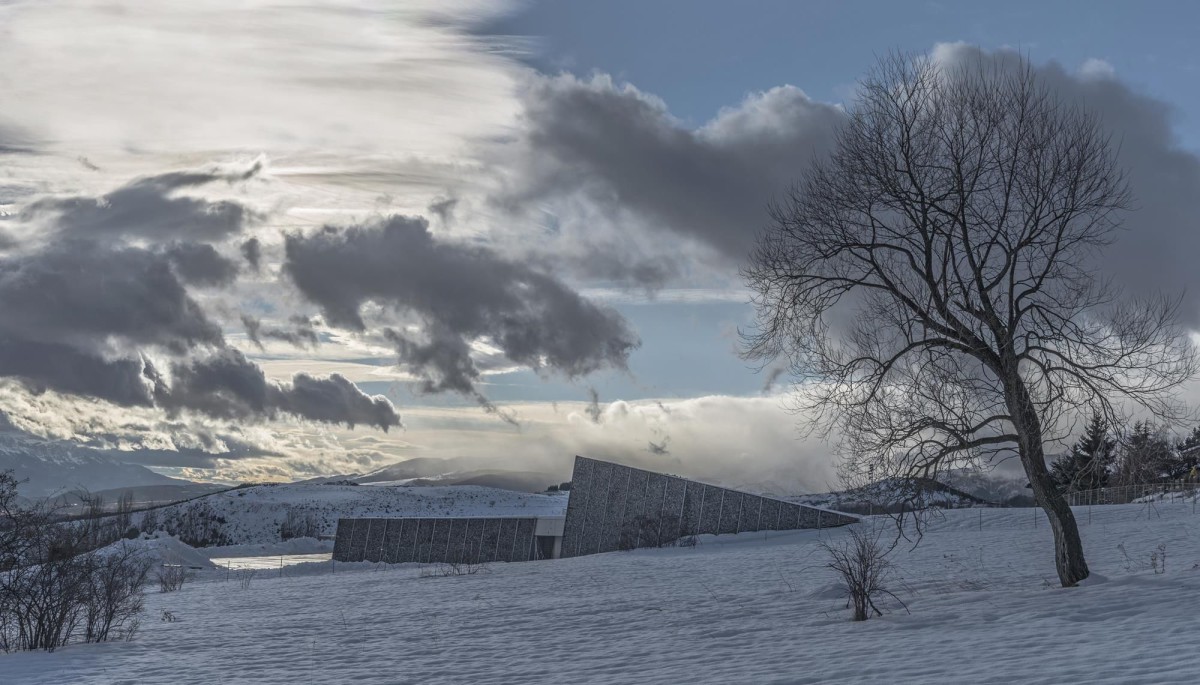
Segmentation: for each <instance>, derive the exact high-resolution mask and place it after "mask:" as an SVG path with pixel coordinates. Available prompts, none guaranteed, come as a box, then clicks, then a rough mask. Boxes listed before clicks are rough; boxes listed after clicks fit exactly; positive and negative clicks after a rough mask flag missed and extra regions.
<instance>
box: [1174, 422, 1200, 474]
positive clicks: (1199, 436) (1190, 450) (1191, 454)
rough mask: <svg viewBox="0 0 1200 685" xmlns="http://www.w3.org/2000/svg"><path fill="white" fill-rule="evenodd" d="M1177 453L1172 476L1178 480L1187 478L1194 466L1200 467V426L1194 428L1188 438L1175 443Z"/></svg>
mask: <svg viewBox="0 0 1200 685" xmlns="http://www.w3.org/2000/svg"><path fill="white" fill-rule="evenodd" d="M1175 455H1176V456H1175V469H1174V473H1173V474H1172V476H1173V477H1174V478H1175V479H1176V480H1178V479H1181V478H1187V477H1188V475H1189V474H1190V473H1191V472H1192V469H1193V468H1197V467H1200V426H1196V427H1195V428H1193V429H1192V432H1191V433H1189V434H1188V436H1187V437H1186V438H1184V439H1183V440H1180V441H1179V442H1177V443H1175Z"/></svg>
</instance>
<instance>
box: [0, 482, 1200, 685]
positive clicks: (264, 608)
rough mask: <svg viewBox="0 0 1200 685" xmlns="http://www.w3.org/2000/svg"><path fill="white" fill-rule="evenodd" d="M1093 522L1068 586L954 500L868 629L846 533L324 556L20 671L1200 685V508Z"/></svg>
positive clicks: (94, 677)
mask: <svg viewBox="0 0 1200 685" xmlns="http://www.w3.org/2000/svg"><path fill="white" fill-rule="evenodd" d="M1077 515H1078V516H1079V518H1080V521H1081V528H1082V532H1083V535H1084V539H1085V543H1086V545H1087V551H1088V554H1089V561H1090V563H1091V566H1092V569H1093V572H1094V574H1095V575H1094V576H1093V579H1091V580H1090V581H1089V582H1088V583H1087V584H1086V585H1085V586H1084V587H1080V588H1074V589H1069V590H1064V589H1061V588H1058V587H1055V585H1056V584H1057V583H1056V581H1055V575H1054V569H1053V563H1052V559H1051V549H1050V532H1049V530H1048V527H1047V526H1046V523H1045V520H1044V519H1043V520H1040V521H1038V520H1037V516H1036V515H1035V512H1034V511H1033V510H1029V509H970V510H956V511H949V512H946V513H945V516H944V518H943V519H941V520H940V521H935V522H934V523H932V524H931V525H930V527H929V528H928V530H927V532H926V535H925V538H924V540H923V541H922V542H921V544H920V545H919V546H918V547H916V548H915V549H911V550H910V549H909V548H908V547H907V546H905V547H902V548H900V549H898V550H897V551H896V553H895V562H896V564H897V569H898V572H899V574H900V577H899V578H897V579H896V580H895V582H894V583H893V588H894V589H895V591H896V593H897V594H898V595H899V596H900V597H901V598H902V599H903V600H904V601H905V602H907V604H908V606H909V608H910V610H911V611H912V613H911V614H907V613H905V611H904V610H903V609H901V608H899V607H898V606H896V605H894V604H893V605H890V606H889V608H888V614H887V615H886V616H884V617H883V618H877V619H872V620H871V621H868V622H867V623H852V622H850V621H849V620H848V612H847V611H846V609H845V608H844V602H843V601H842V600H841V599H839V598H838V591H837V588H836V586H835V585H834V579H833V577H832V576H831V575H830V572H828V571H827V570H825V569H824V568H822V564H823V562H824V556H823V554H822V552H821V549H820V547H819V543H820V541H821V540H822V539H829V538H830V537H832V538H834V539H836V538H838V537H840V536H844V535H845V531H844V529H835V530H826V531H801V532H788V533H766V534H764V533H747V534H743V535H738V536H721V537H705V538H702V540H701V544H700V545H699V546H697V547H695V548H679V549H662V550H638V551H634V552H615V553H611V554H602V555H596V556H590V557H581V558H575V559H565V560H557V561H547V562H529V563H521V564H494V565H492V566H491V567H489V568H488V569H486V570H485V571H483V572H480V573H478V574H475V575H462V576H449V577H441V576H435V577H422V573H421V569H420V567H418V566H416V565H402V566H393V567H386V566H372V565H369V564H346V565H343V564H339V565H337V572H336V573H332V574H331V573H330V571H331V570H332V569H331V568H330V567H331V565H330V564H328V563H324V564H312V565H302V566H296V567H291V569H289V573H288V575H286V576H285V577H282V578H281V577H278V574H274V575H271V574H263V575H262V577H256V578H255V579H254V580H253V582H252V584H251V585H250V587H249V588H248V589H243V588H242V587H241V586H240V583H238V582H236V581H225V580H221V579H218V576H220V575H221V574H218V573H211V572H210V573H208V574H205V575H207V576H208V578H209V580H206V581H197V582H193V583H190V584H188V585H186V586H185V587H184V589H183V590H182V591H180V592H177V593H171V594H158V593H152V594H150V595H148V596H147V609H148V613H147V615H146V622H145V624H144V626H143V630H142V632H141V633H140V634H139V635H138V637H137V639H136V640H135V641H133V642H130V643H112V644H100V645H78V646H71V647H68V648H66V649H63V650H61V651H59V652H56V653H54V654H44V653H30V654H12V655H7V656H0V681H3V682H4V683H21V684H24V683H46V684H55V685H58V684H61V683H104V684H112V683H130V684H132V683H172V684H181V683H206V684H211V683H289V684H291V685H298V684H301V683H539V682H546V683H631V682H637V683H678V682H689V683H884V682H890V683H931V682H936V683H1010V682H1020V683H1063V682H1089V683H1194V682H1198V681H1200V657H1198V656H1197V655H1196V645H1197V644H1200V619H1198V617H1197V614H1198V613H1200V603H1198V602H1197V597H1200V514H1197V513H1193V508H1192V505H1191V503H1190V502H1173V503H1162V504H1159V505H1157V507H1152V506H1147V505H1127V506H1114V507H1095V508H1094V509H1093V510H1092V512H1091V515H1090V518H1089V514H1088V512H1087V510H1086V509H1078V510H1077ZM1035 521H1037V527H1035ZM861 525H869V524H861ZM1160 545H1161V546H1162V547H1161V549H1160ZM1161 550H1165V551H1166V572H1165V573H1163V574H1158V573H1155V571H1154V570H1152V568H1151V555H1159V556H1157V557H1156V561H1155V562H1154V563H1155V564H1160V563H1161V561H1159V560H1160V559H1161ZM163 611H170V612H172V613H173V614H174V616H175V617H176V618H177V620H176V621H175V622H162V621H160V620H159V617H160V616H161V614H162V612H163Z"/></svg>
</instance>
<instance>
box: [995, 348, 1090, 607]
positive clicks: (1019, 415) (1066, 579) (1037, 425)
mask: <svg viewBox="0 0 1200 685" xmlns="http://www.w3.org/2000/svg"><path fill="white" fill-rule="evenodd" d="M1008 376H1009V378H1008V379H1007V381H1008V382H1006V383H1005V387H1006V392H1005V395H1006V399H1007V404H1008V410H1009V414H1010V415H1011V416H1012V421H1013V427H1014V428H1015V429H1016V431H1017V435H1018V436H1019V442H1018V447H1019V450H1020V455H1021V465H1022V466H1024V467H1025V475H1026V476H1028V477H1029V485H1030V487H1032V488H1033V498H1034V501H1036V502H1037V503H1038V506H1040V507H1041V508H1042V509H1043V510H1044V511H1045V512H1046V518H1047V519H1048V520H1049V521H1050V529H1051V530H1052V531H1054V563H1055V566H1056V567H1057V568H1058V580H1059V582H1061V583H1062V586H1063V587H1074V586H1075V585H1077V584H1078V583H1079V581H1081V580H1083V579H1084V578H1087V577H1088V575H1089V574H1090V571H1088V566H1087V561H1085V560H1084V558H1083V541H1082V540H1081V539H1080V538H1079V526H1078V525H1077V524H1076V523H1075V514H1073V513H1072V512H1071V507H1070V506H1068V505H1067V500H1066V498H1065V497H1063V495H1062V493H1060V492H1059V491H1058V488H1056V487H1054V481H1053V480H1051V478H1050V470H1049V469H1047V468H1046V454H1045V452H1044V451H1043V449H1042V420H1041V418H1040V417H1039V416H1038V414H1037V408H1036V407H1035V406H1034V404H1033V401H1032V400H1031V399H1030V397H1029V390H1028V388H1026V387H1025V381H1024V380H1023V379H1022V378H1021V377H1020V376H1019V375H1018V374H1017V373H1016V370H1015V369H1013V370H1012V371H1011V373H1010V374H1008Z"/></svg>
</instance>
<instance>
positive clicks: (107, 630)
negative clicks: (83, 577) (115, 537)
mask: <svg viewBox="0 0 1200 685" xmlns="http://www.w3.org/2000/svg"><path fill="white" fill-rule="evenodd" d="M150 566H151V564H150V560H149V559H147V558H146V557H145V556H144V555H142V554H141V553H139V552H138V551H137V550H135V549H133V548H131V547H127V546H125V545H122V546H121V547H120V548H119V549H118V550H115V551H112V552H110V553H108V554H104V555H98V558H97V559H96V562H95V564H94V568H93V569H92V573H91V584H90V587H89V588H88V591H89V592H88V597H87V604H86V607H87V608H86V612H85V622H84V626H85V631H84V641H86V642H105V641H107V640H108V639H109V637H110V636H111V637H119V638H122V639H124V640H130V639H132V638H133V634H134V633H135V632H137V628H138V626H139V625H140V620H139V616H140V615H141V613H142V610H143V598H144V597H143V594H142V588H143V587H145V585H146V577H147V576H148V575H149V574H150Z"/></svg>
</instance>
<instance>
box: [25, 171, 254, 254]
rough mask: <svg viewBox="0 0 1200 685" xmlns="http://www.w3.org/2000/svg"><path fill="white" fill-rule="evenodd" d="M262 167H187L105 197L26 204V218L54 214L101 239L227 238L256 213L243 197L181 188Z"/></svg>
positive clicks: (65, 228) (72, 230)
mask: <svg viewBox="0 0 1200 685" xmlns="http://www.w3.org/2000/svg"><path fill="white" fill-rule="evenodd" d="M258 169H259V167H258V165H255V166H254V167H251V169H250V170H249V171H247V172H244V173H236V174H230V173H224V172H216V171H212V172H203V171H187V172H172V173H167V174H161V175H159V176H150V177H147V178H142V179H138V180H136V181H133V182H132V183H129V184H127V185H125V186H122V187H120V188H118V189H116V190H114V191H112V192H111V193H108V194H107V195H104V196H102V197H82V196H77V197H67V198H45V199H41V200H37V201H35V202H33V203H31V204H29V205H28V206H26V207H25V209H24V210H23V211H22V218H23V219H25V220H26V221H31V220H39V219H40V220H50V221H52V222H53V224H54V226H55V227H56V228H57V229H58V230H59V231H61V232H63V233H69V234H72V235H76V236H81V237H88V238H95V239H102V238H111V237H116V236H125V237H139V238H147V239H151V240H171V239H183V240H192V241H197V240H221V239H223V238H226V237H228V236H230V235H234V234H237V233H240V232H241V231H242V229H243V228H245V226H246V225H247V224H248V223H249V222H251V221H252V220H254V219H255V214H254V213H253V212H252V211H250V210H249V209H247V208H246V207H244V206H242V205H241V204H239V203H237V202H230V201H228V200H206V199H203V198H194V197H186V196H177V195H175V194H174V193H175V191H177V190H181V189H184V188H194V187H198V186H204V185H208V184H211V183H215V182H217V181H226V182H230V183H232V182H235V181H240V180H245V179H247V178H250V177H251V176H253V175H254V174H256V173H257V172H258Z"/></svg>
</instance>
